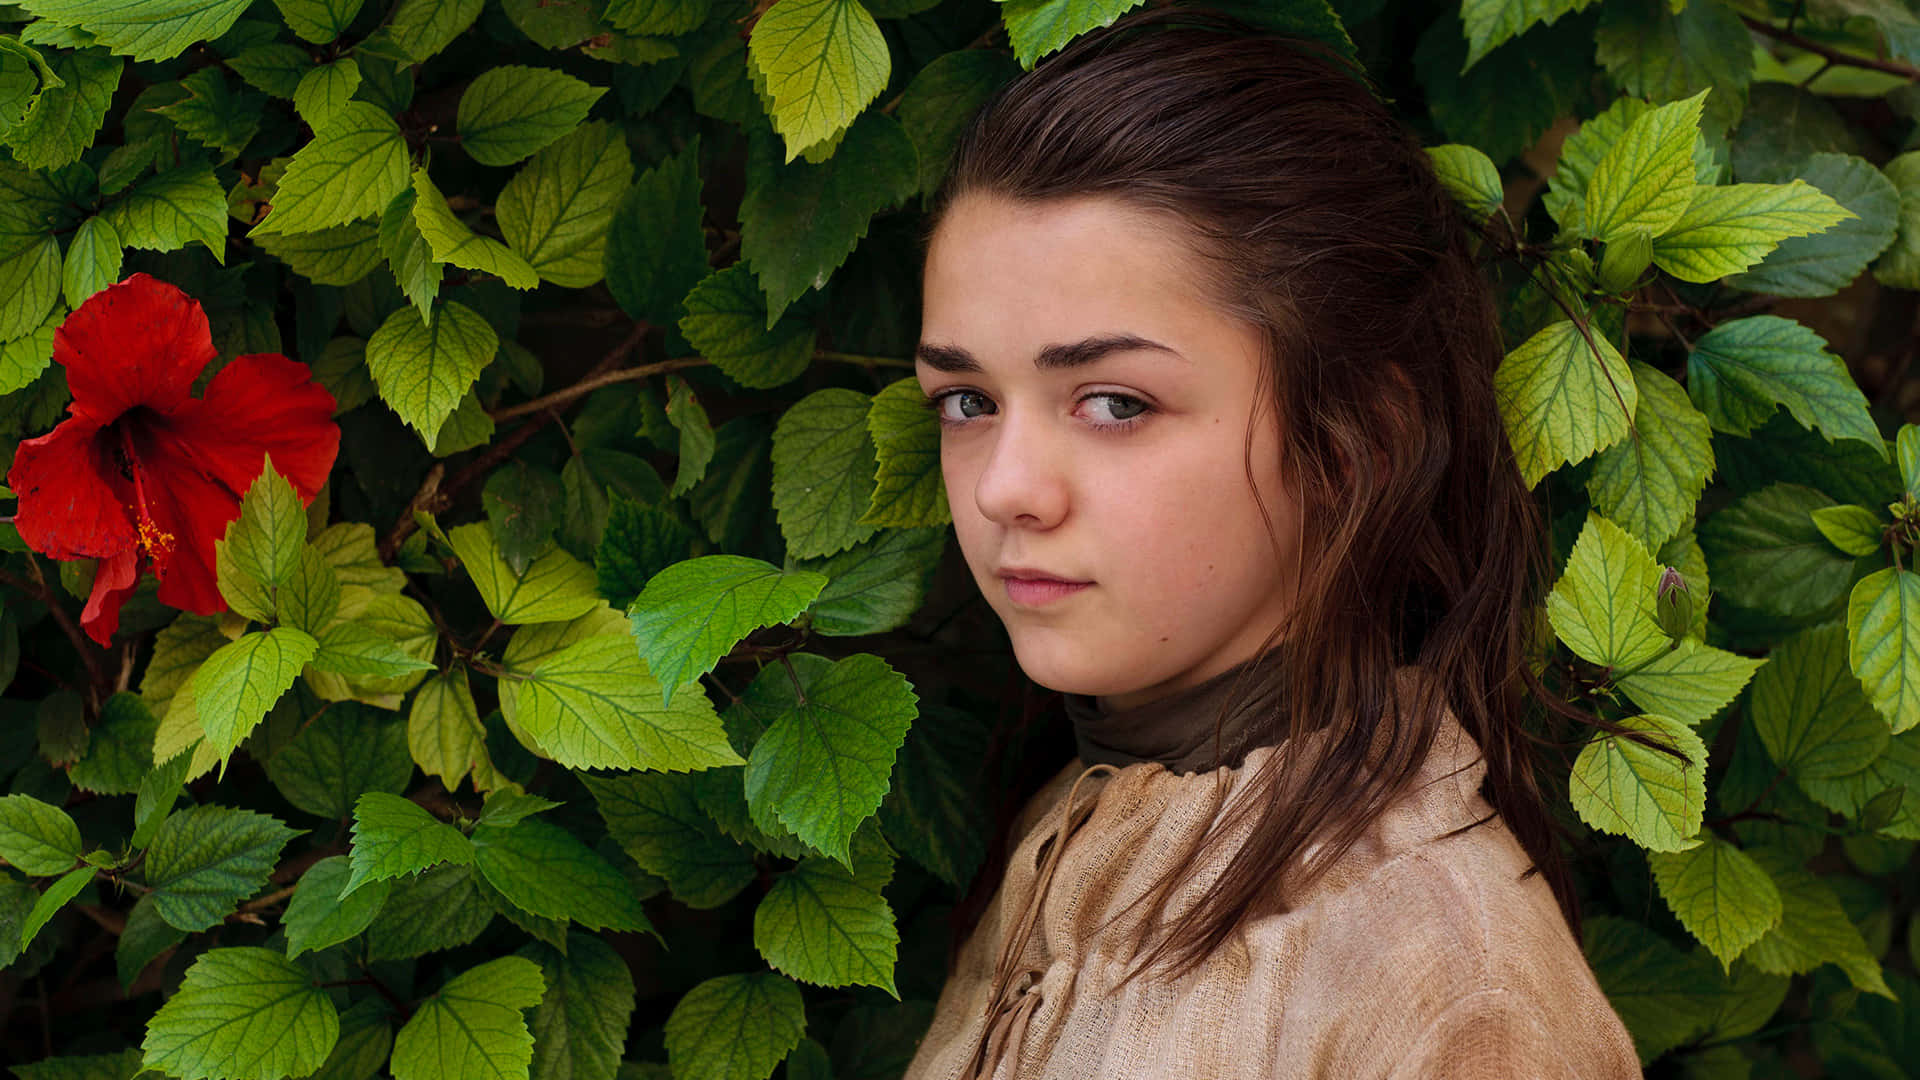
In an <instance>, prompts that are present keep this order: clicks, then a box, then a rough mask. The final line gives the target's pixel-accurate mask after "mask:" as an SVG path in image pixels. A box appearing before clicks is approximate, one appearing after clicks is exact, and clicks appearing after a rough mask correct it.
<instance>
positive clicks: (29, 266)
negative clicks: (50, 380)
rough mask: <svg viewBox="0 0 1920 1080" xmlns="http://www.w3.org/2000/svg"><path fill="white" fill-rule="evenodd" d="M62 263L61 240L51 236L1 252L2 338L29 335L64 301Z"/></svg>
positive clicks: (21, 372) (0, 308)
mask: <svg viewBox="0 0 1920 1080" xmlns="http://www.w3.org/2000/svg"><path fill="white" fill-rule="evenodd" d="M11 239H13V238H9V240H11ZM60 265H61V263H60V242H59V241H58V240H56V239H54V238H53V237H51V236H41V237H38V238H36V239H30V240H27V241H26V242H25V244H24V245H23V246H20V247H17V248H14V249H13V250H12V251H11V252H9V253H7V254H4V255H0V338H3V339H6V340H12V339H15V338H21V337H25V336H27V335H29V334H32V333H34V332H35V331H36V329H37V328H38V327H40V326H41V325H43V324H44V323H45V322H46V321H47V320H48V316H49V315H51V314H52V312H53V311H54V305H55V304H57V303H59V301H60ZM33 352H34V353H37V352H38V349H35V350H33ZM24 366H25V365H23V367H24ZM24 374H25V372H24V370H22V371H20V375H24ZM18 377H19V376H18V375H17V376H16V378H18Z"/></svg>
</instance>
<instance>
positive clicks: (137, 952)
mask: <svg viewBox="0 0 1920 1080" xmlns="http://www.w3.org/2000/svg"><path fill="white" fill-rule="evenodd" d="M185 940H187V932H186V931H185V930H181V929H177V928H176V927H174V926H172V925H170V924H168V922H167V921H166V920H165V919H163V918H161V917H160V909H159V908H157V907H155V906H154V902H153V894H151V893H149V894H147V895H146V896H143V897H141V898H140V899H139V900H138V901H137V902H135V903H134V905H133V909H132V910H131V911H129V912H127V926H126V929H125V930H124V931H122V932H121V934H120V944H119V945H118V946H117V947H116V948H115V949H114V953H113V963H114V968H115V971H116V973H117V974H118V975H119V977H120V987H121V989H122V990H125V989H127V988H128V987H130V986H132V985H133V983H134V980H136V979H138V978H139V977H140V974H141V972H143V971H145V970H146V969H147V966H148V965H149V964H151V963H153V960H154V958H155V957H157V956H159V955H160V954H161V953H163V952H166V951H167V950H168V949H172V948H174V947H176V946H178V945H179V944H180V943H181V942H183V941H185ZM136 1064H137V1063H136Z"/></svg>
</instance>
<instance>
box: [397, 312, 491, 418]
mask: <svg viewBox="0 0 1920 1080" xmlns="http://www.w3.org/2000/svg"><path fill="white" fill-rule="evenodd" d="M499 345H500V339H499V336H498V335H497V334H495V333H494V330H493V327H492V326H490V325H488V323H487V320H486V319H484V318H482V317H481V316H480V315H479V314H478V313H476V312H475V311H474V310H473V309H472V308H469V307H467V306H466V305H465V304H461V303H458V302H457V301H452V300H448V301H445V302H443V303H441V305H440V308H439V312H438V315H437V317H436V318H434V320H433V322H432V323H431V324H429V323H427V322H424V321H422V319H421V317H420V314H419V312H418V311H415V310H413V309H411V308H405V307H403V308H399V309H397V310H395V311H394V312H393V313H392V314H391V315H388V316H387V318H386V321H385V322H382V323H381V324H380V328H379V329H377V330H375V331H374V332H373V336H372V337H370V338H368V339H367V370H368V371H369V372H371V373H372V375H373V381H374V384H375V385H376V386H378V387H379V388H380V397H381V399H382V400H384V401H385V402H386V403H387V404H388V405H390V406H392V407H393V411H394V412H396V413H398V414H399V415H400V419H402V420H405V421H406V422H407V426H409V427H411V428H413V429H414V430H415V431H417V432H419V433H420V437H421V438H422V439H431V438H433V437H434V436H435V435H437V434H439V431H440V428H441V426H442V425H443V424H445V423H446V422H447V417H449V416H451V415H453V410H454V408H455V407H456V406H458V405H459V404H460V399H461V398H463V397H465V396H466V393H467V391H468V389H470V388H471V387H472V386H473V382H474V380H475V379H477V378H479V377H480V372H481V370H482V369H484V368H485V367H486V366H487V363H488V362H489V361H490V360H492V359H493V354H494V352H495V351H496V350H497V349H498V348H499Z"/></svg>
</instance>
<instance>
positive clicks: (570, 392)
mask: <svg viewBox="0 0 1920 1080" xmlns="http://www.w3.org/2000/svg"><path fill="white" fill-rule="evenodd" d="M709 363H710V362H709V361H708V360H706V359H704V358H702V357H698V356H683V357H681V358H679V359H677V360H662V361H661V362H659V363H657V364H642V365H641V366H639V367H633V368H621V369H620V370H619V371H609V372H607V373H605V374H603V375H592V376H589V377H587V378H584V379H581V380H580V381H579V382H577V383H574V384H573V385H572V386H569V387H567V388H566V389H564V390H555V391H554V392H553V393H551V394H548V395H546V396H545V397H537V398H534V399H533V400H532V401H523V402H521V403H520V404H518V405H510V406H508V407H506V408H504V409H495V410H494V411H492V412H490V413H488V414H487V415H488V416H491V417H493V421H494V423H496V424H497V423H499V422H500V421H502V420H512V419H514V418H515V417H519V416H527V415H530V414H533V413H544V412H546V411H547V410H548V409H551V408H554V407H555V406H559V405H565V404H566V403H568V402H570V401H572V400H573V399H575V398H577V397H581V396H584V395H586V394H590V393H592V392H593V391H595V390H598V389H600V388H601V387H603V386H612V385H614V384H615V383H623V382H633V381H635V380H637V379H646V378H651V377H652V376H655V375H664V374H666V373H667V372H669V371H679V370H681V369H682V368H690V367H706V366H708V365H709Z"/></svg>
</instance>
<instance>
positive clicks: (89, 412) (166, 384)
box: [53, 274, 217, 425]
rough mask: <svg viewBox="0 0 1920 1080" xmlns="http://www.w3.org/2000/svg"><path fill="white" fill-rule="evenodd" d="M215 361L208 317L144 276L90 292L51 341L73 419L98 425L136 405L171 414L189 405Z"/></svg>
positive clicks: (172, 289)
mask: <svg viewBox="0 0 1920 1080" xmlns="http://www.w3.org/2000/svg"><path fill="white" fill-rule="evenodd" d="M215 355H217V354H216V353H215V352H214V349H213V334H212V332H211V330H210V329H209V328H208V326H207V315H206V312H204V311H202V310H200V305H199V304H198V303H197V302H195V301H194V300H193V298H192V297H190V296H188V295H187V294H186V293H184V292H181V291H180V290H179V289H178V288H176V287H174V286H172V285H169V284H167V283H166V282H164V281H160V280H159V279H157V278H152V277H148V276H147V275H146V274H134V275H133V276H132V277H129V278H128V279H127V280H125V281H123V282H120V283H119V284H118V285H109V286H107V287H106V288H104V289H102V290H100V291H99V292H97V293H94V294H93V296H92V297H90V298H88V300H87V301H86V302H85V303H83V304H81V305H80V306H79V307H78V308H76V309H74V312H73V314H71V315H69V316H67V319H66V321H65V322H63V323H61V324H60V329H58V330H56V331H54V335H53V358H54V359H55V360H58V361H59V362H60V363H61V364H63V365H65V367H66V369H67V386H68V388H69V389H71V390H72V391H73V414H74V415H75V416H85V417H87V418H89V419H91V420H92V421H93V422H94V423H96V424H102V425H104V424H109V423H112V422H113V420H114V419H115V418H117V417H118V416H119V415H120V414H121V413H124V412H126V411H127V410H128V409H131V408H133V407H134V406H136V405H145V406H147V407H148V408H151V409H156V410H158V411H160V412H163V413H170V412H173V411H174V410H175V409H177V408H179V407H180V406H181V405H183V404H185V403H186V402H189V401H191V400H192V396H191V395H192V391H193V380H194V379H195V377H197V376H198V375H199V374H200V369H201V368H204V367H206V366H207V361H209V360H212V359H213V358H214V356H215Z"/></svg>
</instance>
